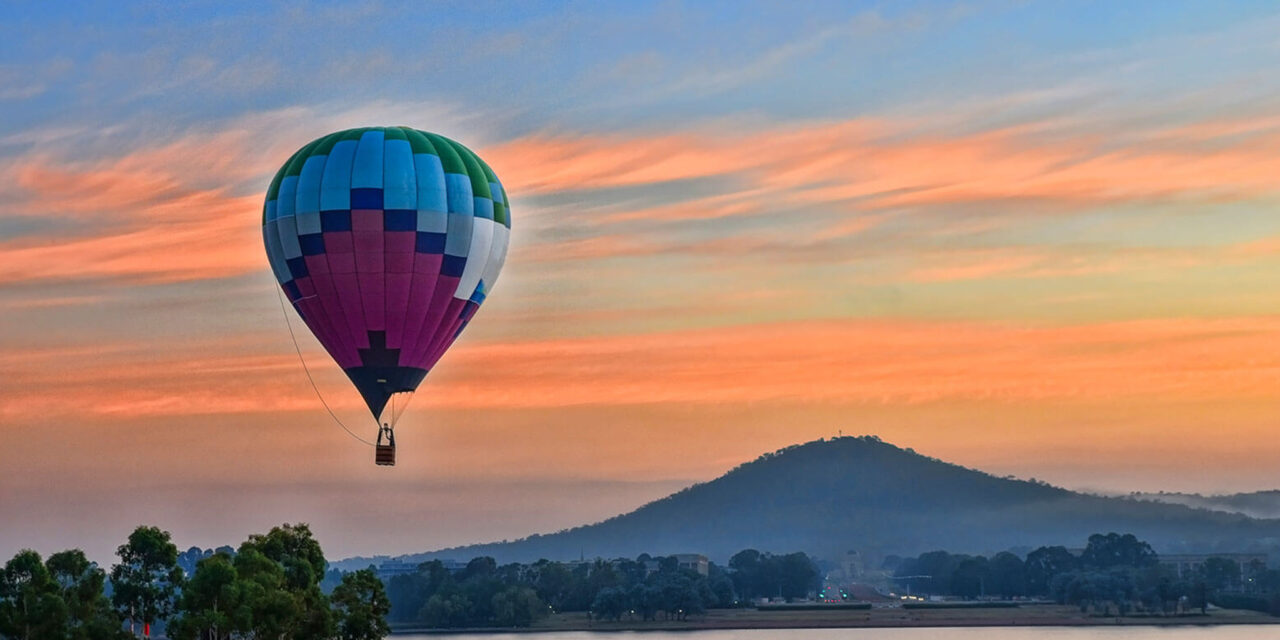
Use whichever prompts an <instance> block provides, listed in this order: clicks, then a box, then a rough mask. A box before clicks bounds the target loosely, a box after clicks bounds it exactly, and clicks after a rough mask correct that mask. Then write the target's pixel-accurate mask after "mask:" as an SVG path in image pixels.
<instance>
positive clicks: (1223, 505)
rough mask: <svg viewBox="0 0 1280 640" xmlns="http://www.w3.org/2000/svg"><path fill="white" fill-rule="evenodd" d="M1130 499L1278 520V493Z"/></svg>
mask: <svg viewBox="0 0 1280 640" xmlns="http://www.w3.org/2000/svg"><path fill="white" fill-rule="evenodd" d="M1129 497H1130V498H1133V499H1137V500H1153V501H1156V502H1167V503H1169V504H1182V505H1186V506H1188V507H1195V508H1197V509H1208V510H1210V511H1226V512H1228V513H1240V514H1244V515H1246V516H1249V517H1250V518H1280V491H1253V492H1250V493H1229V494H1220V495H1209V496H1204V495H1200V494H1198V493H1170V492H1164V491H1162V492H1160V493H1131V494H1129Z"/></svg>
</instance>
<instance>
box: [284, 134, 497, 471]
mask: <svg viewBox="0 0 1280 640" xmlns="http://www.w3.org/2000/svg"><path fill="white" fill-rule="evenodd" d="M510 229H511V217H510V211H509V209H508V208H507V197H506V192H505V191H504V190H503V188H502V184H501V183H500V182H499V181H498V178H497V176H495V175H494V173H493V170H492V169H490V168H489V166H488V165H486V164H485V163H484V161H483V160H481V159H480V158H479V156H477V155H476V154H475V153H473V152H472V151H471V150H470V149H468V148H466V147H464V146H462V145H461V144H459V143H457V142H454V141H453V140H450V139H448V138H445V137H444V136H441V135H437V134H433V133H427V132H425V131H419V130H417V129H411V128H408V127H368V128H362V129H348V130H346V131H338V132H336V133H331V134H329V135H327V136H324V137H322V138H319V139H317V140H314V141H312V142H311V143H310V144H308V145H306V146H304V147H302V148H301V149H299V150H298V152H297V153H295V154H293V157H292V158H290V159H289V161H288V162H286V163H285V164H284V166H283V167H281V168H280V170H279V171H278V172H277V173H276V176H275V178H274V179H273V180H272V181H271V186H270V188H269V189H268V190H267V198H266V204H265V206H264V207H263V217H262V236H263V241H264V243H265V244H266V249H267V258H268V260H269V261H270V263H271V270H272V271H273V272H274V273H275V276H276V279H277V280H278V281H279V283H280V287H281V288H282V289H283V291H284V294H285V295H286V296H287V297H288V299H289V302H291V303H292V304H293V308H294V309H295V310H297V312H298V315H299V316H300V317H301V318H302V320H303V322H305V323H306V325H307V327H308V328H309V329H310V330H311V332H312V333H313V334H315V337H316V339H317V340H319V342H320V344H321V345H323V346H324V348H325V349H326V350H327V351H328V352H329V355H331V356H333V359H334V360H335V361H336V362H337V363H338V366H340V367H342V370H343V371H344V372H346V374H347V377H348V378H350V379H351V382H352V384H354V385H355V388H356V389H357V390H358V391H359V392H360V395H361V396H362V397H363V398H364V401H365V403H366V404H367V405H368V407H369V411H370V413H372V414H373V417H374V419H375V420H376V421H378V423H379V425H380V427H379V433H378V450H377V454H376V460H377V462H378V463H379V464H394V462H395V448H394V447H395V443H394V433H393V432H392V431H391V427H393V426H394V420H392V421H390V422H386V421H383V419H382V415H383V412H384V409H385V408H386V406H387V403H388V401H389V400H391V399H392V397H393V396H396V394H401V393H412V392H413V391H414V390H415V389H416V388H417V387H418V385H419V384H421V383H422V380H423V379H424V378H425V377H426V375H427V373H428V372H430V371H431V368H432V367H433V366H435V364H436V362H437V361H438V360H440V357H441V356H442V355H444V352H445V350H446V349H448V348H449V346H450V345H451V344H453V341H454V340H455V339H456V338H457V337H458V335H459V334H461V333H462V331H463V329H465V328H466V326H467V323H469V322H470V321H471V318H472V317H473V316H474V315H475V313H476V310H477V309H478V308H479V307H480V305H481V304H482V303H483V302H484V300H485V297H486V296H487V295H488V294H489V291H490V290H492V288H493V284H494V282H495V280H497V277H498V272H499V271H501V269H502V263H503V260H504V259H505V258H506V255H507V243H508V239H509V236H510ZM383 436H386V438H387V440H388V443H387V444H386V445H384V444H382V442H383Z"/></svg>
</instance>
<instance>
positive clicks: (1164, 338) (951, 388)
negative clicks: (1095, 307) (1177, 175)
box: [5, 317, 1280, 418]
mask: <svg viewBox="0 0 1280 640" xmlns="http://www.w3.org/2000/svg"><path fill="white" fill-rule="evenodd" d="M1277 339H1280V318H1276V317H1247V318H1232V319H1219V320H1209V319H1195V318H1187V319H1178V320H1150V321H1140V322H1124V323H1109V324H1092V325H1080V326H1066V327H1037V328H1012V327H1001V326H995V325H990V324H981V323H959V322H952V323H931V322H891V321H827V322H794V323H783V324H771V325H753V326H738V327H723V328H718V329H708V330H692V331H679V332H670V333H655V334H639V335H620V336H603V337H592V338H577V339H558V340H524V341H501V342H485V343H475V342H467V341H466V340H465V339H464V341H463V342H462V343H461V344H459V345H456V346H455V348H454V349H453V350H451V352H450V353H449V354H448V355H447V356H446V357H445V360H444V362H443V364H442V365H441V366H440V367H439V369H438V370H437V371H436V372H433V373H432V375H431V376H430V377H429V378H428V381H427V382H426V383H425V387H424V389H423V393H421V394H420V395H421V396H422V397H420V398H418V400H417V401H416V402H415V404H418V405H424V404H425V405H427V406H429V407H434V408H446V409H460V408H473V409H484V408H539V407H544V408H551V407H565V406H617V405H636V404H656V405H686V406H687V405H718V404H728V405H742V404H748V405H750V404H759V403H763V404H777V403H792V404H794V403H802V404H805V403H808V404H813V403H817V404H915V403H928V402H938V401H957V400H991V399H998V400H1010V401H1014V400H1037V401H1039V400H1053V399H1091V400H1099V399H1103V400H1106V399H1111V400H1115V399H1123V398H1137V397H1165V398H1179V399H1183V400H1186V399H1189V398H1202V399H1215V398H1233V397H1237V398H1238V397H1264V396H1267V395H1268V394H1274V392H1275V383H1276V377H1275V372H1276V370H1277V369H1278V368H1280V353H1277V352H1276V351H1275V349H1274V348H1272V347H1273V346H1274V344H1276V341H1277ZM263 344H266V345H271V344H272V343H271V342H265V343H263ZM78 360H83V358H78ZM308 361H309V362H311V363H312V365H313V367H314V368H315V371H316V373H317V375H318V376H319V378H318V380H319V382H320V384H321V387H322V389H324V390H325V392H326V394H327V395H328V396H329V400H330V402H331V403H332V404H334V405H335V406H337V407H339V408H341V409H343V410H347V411H352V412H353V413H352V415H357V416H358V415H359V414H360V410H359V399H358V397H357V396H356V395H355V393H354V392H353V391H351V390H350V389H349V388H348V385H347V384H346V382H345V379H344V378H343V377H342V375H341V373H340V372H338V371H337V369H336V367H334V366H333V365H332V364H331V363H329V362H328V361H327V359H326V358H325V357H324V356H322V355H320V354H318V353H311V354H310V355H309V356H308ZM66 371H67V368H66V367H64V366H61V364H59V363H58V362H57V361H56V360H52V359H47V360H45V361H43V362H41V363H40V364H38V366H37V367H36V369H34V370H33V371H30V372H28V373H26V374H21V375H18V376H16V377H14V378H11V379H10V380H8V381H7V384H10V385H20V386H19V387H17V388H21V389H24V390H25V393H26V394H27V396H26V398H25V401H24V402H20V403H19V402H6V403H5V404H6V407H5V410H6V412H13V411H16V412H17V414H13V415H20V414H22V413H24V412H30V411H31V410H32V409H33V408H34V407H37V406H44V407H46V409H45V411H48V410H49V409H50V408H61V410H66V411H69V412H72V413H77V412H88V413H91V414H98V415H112V416H116V417H120V418H128V417H136V416H145V415H180V414H211V413H253V412H268V411H318V410H319V408H318V404H317V401H316V400H315V399H314V397H313V396H312V395H311V394H312V391H311V389H310V387H309V386H308V385H307V383H306V380H305V377H304V376H303V374H302V371H301V369H300V367H299V365H298V363H297V358H296V356H295V355H294V354H292V353H288V352H283V351H281V350H279V347H278V345H277V346H265V347H253V344H252V343H246V344H245V345H242V346H240V347H237V348H236V349H234V350H232V351H230V352H228V350H227V348H226V347H221V348H220V347H218V346H217V345H214V344H209V345H203V346H201V347H199V348H192V349H189V350H187V351H184V352H180V353H164V354H151V353H147V352H146V351H145V350H140V349H139V350H133V351H128V352H125V353H123V354H119V355H110V354H107V355H104V356H102V357H101V358H95V359H90V360H89V361H88V363H87V364H84V365H79V366H77V367H76V368H75V374H74V378H72V376H71V375H70V374H67V373H65V372H66ZM45 389H49V390H53V389H56V390H57V391H56V395H51V396H48V397H44V395H43V394H44V393H45V392H44V391H43V390H45ZM20 405H25V406H20Z"/></svg>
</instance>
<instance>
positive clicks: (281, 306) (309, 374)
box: [276, 287, 374, 447]
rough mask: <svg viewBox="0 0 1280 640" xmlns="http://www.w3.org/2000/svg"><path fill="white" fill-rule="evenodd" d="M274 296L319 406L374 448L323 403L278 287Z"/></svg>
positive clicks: (344, 429)
mask: <svg viewBox="0 0 1280 640" xmlns="http://www.w3.org/2000/svg"><path fill="white" fill-rule="evenodd" d="M276 296H277V297H279V298H280V313H282V314H284V326H286V327H289V339H290V340H293V350H294V351H297V352H298V361H299V362H301V363H302V370H303V371H306V372H307V381H308V382H310V383H311V388H312V389H313V390H314V391H315V392H316V397H317V398H320V404H322V405H324V410H325V411H328V412H329V417H331V418H333V421H334V422H336V423H338V426H339V427H342V430H343V431H346V432H347V435H349V436H351V437H352V438H355V439H356V440H359V441H360V442H363V443H364V444H367V445H369V446H371V447H372V446H374V444H373V443H372V442H369V441H368V440H365V439H364V438H361V437H360V436H358V435H356V434H354V433H352V432H351V430H350V429H348V428H347V425H345V424H342V420H339V419H338V415H337V414H335V413H334V412H333V409H330V408H329V403H328V402H325V401H324V396H323V395H321V394H320V387H317V386H316V380H315V378H312V377H311V369H310V368H308V367H307V360H306V358H303V357H302V347H299V346H298V337H297V336H295V335H294V334H293V323H291V322H289V311H288V310H286V309H285V307H284V293H283V292H281V291H280V287H276Z"/></svg>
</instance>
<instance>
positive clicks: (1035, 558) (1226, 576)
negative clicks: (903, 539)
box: [883, 533, 1280, 615]
mask: <svg viewBox="0 0 1280 640" xmlns="http://www.w3.org/2000/svg"><path fill="white" fill-rule="evenodd" d="M883 568H884V569H887V570H889V571H891V572H892V573H893V575H894V582H895V583H896V584H897V585H899V587H900V589H902V590H908V591H910V592H911V593H915V594H937V595H950V596H959V597H963V598H980V597H984V596H985V597H1002V598H1023V597H1031V598H1046V599H1052V600H1054V601H1056V602H1058V603H1059V604H1070V605H1075V606H1079V607H1080V608H1081V610H1083V611H1090V610H1093V611H1097V612H1101V613H1110V612H1115V613H1118V614H1121V615H1124V614H1127V613H1131V612H1142V613H1148V614H1168V613H1172V612H1177V611H1185V610H1188V609H1196V608H1198V609H1200V610H1201V611H1202V612H1203V610H1204V608H1205V607H1206V606H1207V604H1208V603H1209V602H1210V601H1214V600H1218V601H1223V602H1227V601H1230V602H1231V604H1232V605H1234V606H1242V605H1241V603H1240V602H1237V600H1239V598H1238V596H1239V595H1240V594H1244V593H1253V594H1266V593H1269V592H1280V571H1275V570H1267V569H1266V568H1265V566H1252V567H1241V566H1240V565H1239V563H1237V562H1236V561H1234V560H1232V559H1230V558H1223V557H1211V558H1208V559H1207V560H1206V561H1205V562H1204V563H1202V564H1201V565H1200V566H1199V567H1197V568H1196V569H1195V570H1194V571H1192V572H1189V573H1188V574H1186V575H1182V576H1179V575H1177V572H1176V571H1174V570H1173V569H1172V568H1170V567H1163V566H1161V565H1160V564H1159V556H1158V555H1157V554H1156V552H1155V551H1154V550H1153V549H1152V548H1151V545H1150V544H1148V543H1146V542H1144V541H1142V540H1139V539H1138V538H1136V537H1135V536H1134V535H1133V534H1124V535H1121V534H1117V533H1108V534H1094V535H1091V536H1089V539H1088V542H1087V544H1086V546H1085V548H1084V550H1083V552H1081V553H1080V554H1079V555H1076V554H1073V553H1072V552H1070V551H1068V550H1067V549H1066V548H1065V547H1062V546H1044V547H1040V548H1038V549H1036V550H1034V551H1032V552H1031V553H1029V554H1027V556H1026V559H1025V560H1024V559H1023V558H1020V557H1019V556H1017V555H1016V554H1013V553H1010V552H1002V553H998V554H996V555H994V556H992V557H990V558H987V557H984V556H970V555H963V554H950V553H947V552H946V551H931V552H928V553H923V554H921V555H919V556H917V557H914V558H899V557H897V556H889V557H888V558H886V559H885V563H884V567H883ZM1245 570H1248V572H1249V575H1250V576H1251V577H1253V580H1252V582H1250V581H1246V580H1244V579H1243V577H1242V576H1243V572H1244V571H1245ZM1259 600H1261V601H1262V602H1264V603H1270V599H1267V598H1261V599H1260V598H1253V599H1252V600H1250V602H1249V603H1247V604H1251V605H1253V606H1250V607H1248V608H1256V609H1260V610H1264V611H1265V610H1268V609H1267V608H1266V607H1264V606H1262V605H1260V604H1259V602H1258V601H1259ZM1277 604H1280V600H1278V601H1277ZM1277 610H1278V611H1280V608H1278V609H1277Z"/></svg>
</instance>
